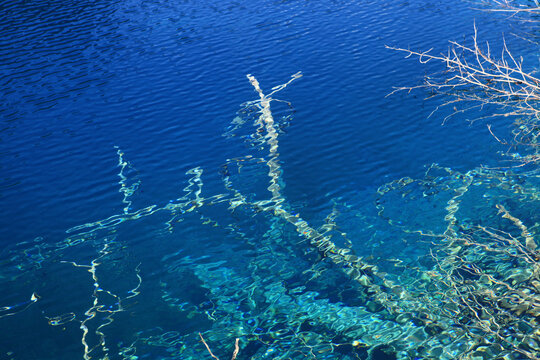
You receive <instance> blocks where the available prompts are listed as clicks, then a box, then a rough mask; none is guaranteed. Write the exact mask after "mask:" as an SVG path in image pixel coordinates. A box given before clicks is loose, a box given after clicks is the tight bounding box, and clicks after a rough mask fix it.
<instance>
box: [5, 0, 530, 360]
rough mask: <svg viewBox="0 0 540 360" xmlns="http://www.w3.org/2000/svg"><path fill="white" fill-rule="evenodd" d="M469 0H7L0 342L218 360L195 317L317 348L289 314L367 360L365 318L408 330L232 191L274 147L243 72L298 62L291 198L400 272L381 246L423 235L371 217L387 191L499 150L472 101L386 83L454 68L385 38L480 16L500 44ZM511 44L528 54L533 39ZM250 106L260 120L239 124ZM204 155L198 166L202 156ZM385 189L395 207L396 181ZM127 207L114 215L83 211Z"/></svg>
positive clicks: (430, 40) (224, 346) (246, 335)
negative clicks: (459, 108)
mask: <svg viewBox="0 0 540 360" xmlns="http://www.w3.org/2000/svg"><path fill="white" fill-rule="evenodd" d="M470 6H471V5H470V4H469V3H467V2H452V3H448V2H444V1H415V0H414V1H332V2H323V1H319V2H306V1H235V2H220V3H216V2H210V1H204V2H201V1H198V2H194V1H160V0H152V1H139V0H132V1H78V2H65V1H62V2H60V1H52V2H51V1H49V2H45V1H33V2H24V1H11V0H7V1H4V2H2V4H0V13H1V14H2V15H0V35H1V36H0V59H1V60H0V90H1V93H2V99H3V101H2V105H1V106H0V125H1V126H0V128H1V129H0V153H1V154H2V155H1V157H0V169H1V178H0V199H1V204H2V207H1V211H2V214H1V215H2V216H0V226H1V228H2V229H3V231H2V237H1V238H0V244H1V246H2V251H1V252H0V289H1V290H0V334H1V336H0V358H2V359H3V358H6V359H76V358H83V356H85V349H84V345H85V343H86V344H87V346H88V347H89V348H88V350H87V352H86V357H88V358H92V359H98V358H104V357H105V356H108V358H109V359H126V358H130V357H129V356H138V357H139V358H141V359H191V358H194V359H195V358H197V359H202V358H205V356H207V353H206V350H205V348H204V347H203V345H202V344H201V343H200V342H199V339H198V335H197V334H198V333H199V332H201V333H204V334H205V337H206V338H207V340H209V342H211V343H212V345H213V346H212V347H213V348H214V349H215V351H216V355H218V356H220V357H221V358H228V357H230V353H231V352H232V349H233V348H232V344H233V343H234V339H235V338H236V337H240V338H241V352H240V355H239V357H238V359H248V358H254V359H273V358H279V359H281V358H283V359H285V358H294V359H302V358H305V357H308V358H309V357H310V356H311V357H313V354H311V353H310V352H307V353H306V351H307V350H306V348H307V349H309V348H310V347H309V346H307V347H304V348H302V349H301V350H298V351H296V352H295V351H293V350H291V349H294V348H295V347H296V348H298V349H300V348H301V347H300V345H302V344H300V345H299V343H298V341H299V340H298V339H299V338H300V337H301V336H300V337H298V336H296V337H294V336H293V337H292V336H291V331H293V330H291V329H294V332H295V334H296V335H298V334H300V335H301V334H302V333H306V334H311V335H312V336H313V339H319V340H317V341H320V342H321V343H318V342H317V341H315V340H313V341H314V344H313V346H314V348H313V349H314V350H313V351H314V353H317V357H316V358H320V359H326V358H328V359H331V358H332V359H334V358H335V359H354V358H365V357H366V356H368V355H367V353H368V350H366V349H362V350H358V349H357V348H352V347H351V346H342V347H341V348H340V347H337V348H336V349H338V350H336V349H333V350H332V351H326V350H325V349H327V348H328V345H327V344H328V342H330V341H333V342H335V343H340V342H343V343H347V342H349V343H350V341H351V339H352V338H353V337H351V338H346V339H345V340H343V339H344V338H343V337H344V336H345V337H346V335H347V334H346V333H347V331H352V330H351V329H352V328H353V327H360V326H365V327H367V329H369V331H367V333H368V334H371V335H369V336H375V335H377V334H380V333H381V331H382V333H383V334H384V333H385V332H386V331H388V332H391V330H392V329H394V327H396V328H399V327H400V326H401V328H402V329H404V330H403V331H405V330H406V329H407V327H408V326H411V327H413V325H410V324H409V325H402V324H401V325H400V324H398V323H395V322H392V321H389V320H387V319H385V318H384V316H382V315H381V316H380V315H378V314H377V313H376V312H370V311H368V310H366V306H367V305H366V302H365V299H363V298H361V297H359V296H358V294H357V292H358V291H359V290H358V289H357V288H356V287H355V286H356V285H354V284H353V283H352V282H351V280H350V279H349V278H348V277H347V276H345V275H344V273H343V272H342V271H340V269H339V266H336V265H335V264H332V263H331V261H328V259H325V258H321V257H320V256H319V255H320V254H318V253H317V251H315V250H314V249H313V247H312V246H311V247H310V246H309V245H308V244H307V242H306V240H305V239H302V238H301V237H299V236H298V233H297V231H296V230H297V229H295V228H294V227H293V226H291V225H290V224H287V223H286V222H284V221H283V219H279V218H276V217H274V216H270V215H268V214H267V213H265V212H264V211H260V209H259V210H254V209H253V208H250V207H242V206H240V207H239V208H237V209H235V211H231V210H230V209H228V207H229V205H230V202H229V201H230V200H231V199H233V195H231V193H230V192H227V190H226V188H225V187H224V183H223V179H224V177H225V178H226V177H227V175H230V180H231V181H233V182H234V184H235V188H237V189H239V190H241V191H242V192H243V193H244V194H246V195H247V197H248V199H249V200H250V201H256V200H263V199H269V198H270V197H269V195H268V194H269V193H268V192H267V190H266V187H267V186H268V168H267V167H265V165H264V163H260V162H257V161H256V160H250V161H245V162H242V164H243V167H242V168H241V169H240V171H238V169H237V167H238V165H237V163H236V162H235V161H232V160H230V159H234V158H241V157H243V156H246V155H251V156H253V157H255V158H256V157H262V156H264V157H267V156H268V149H267V147H266V146H265V143H264V142H261V141H257V139H256V137H253V134H254V133H255V131H254V128H253V126H252V124H251V122H252V121H253V120H254V119H255V118H256V114H254V113H253V111H255V110H254V108H247V109H246V102H249V101H254V100H257V98H258V95H257V93H256V92H254V91H253V87H252V86H251V85H250V83H249V81H248V80H247V79H246V74H253V75H254V76H255V77H256V78H257V79H258V80H259V82H260V84H261V87H262V88H263V90H264V91H265V92H267V93H268V92H269V89H270V88H271V87H272V86H275V85H278V84H282V83H284V82H286V81H287V80H288V79H289V78H290V76H291V75H292V74H294V73H297V72H298V71H301V72H302V74H303V77H302V78H300V79H297V80H295V81H294V82H293V83H292V84H290V85H289V86H288V87H287V88H286V89H284V90H283V91H281V92H280V93H279V94H277V95H276V97H277V98H279V99H282V100H285V101H287V102H289V104H287V103H283V102H272V104H271V107H272V111H273V114H274V117H275V119H276V121H277V127H278V129H279V131H278V132H279V164H280V169H281V170H280V171H282V173H280V176H281V178H280V184H281V187H282V196H283V198H284V199H286V203H285V205H284V206H285V207H286V209H287V211H289V212H290V213H292V214H300V215H301V217H302V218H303V219H305V220H306V221H307V222H308V223H309V224H310V225H311V227H313V228H315V229H318V228H320V227H321V226H323V225H325V223H333V222H332V221H333V220H332V221H330V220H328V219H329V218H328V216H329V214H332V215H330V217H333V215H336V216H337V217H336V220H335V221H336V223H337V224H338V225H339V229H340V230H335V229H334V230H332V231H338V232H341V233H346V234H347V237H346V238H347V239H349V241H350V242H348V240H343V239H341V240H336V241H338V242H339V241H342V242H343V243H340V245H342V246H350V247H351V248H352V249H354V251H355V252H356V253H357V254H359V255H362V256H372V258H371V260H370V261H372V262H373V263H374V264H379V266H380V267H381V268H384V269H385V270H388V269H389V268H388V269H387V267H388V264H387V263H386V262H385V261H384V259H388V258H390V257H392V258H398V259H402V260H403V259H404V261H406V262H407V259H409V260H411V259H416V258H418V257H419V256H422V255H423V254H424V253H425V251H426V247H425V245H423V244H416V243H414V242H411V241H412V240H409V242H406V241H403V237H404V235H403V233H402V232H401V231H400V230H399V229H396V228H395V227H392V226H390V225H389V224H388V223H387V222H386V221H385V219H384V218H381V217H380V216H378V215H377V213H378V211H379V209H377V207H376V205H375V201H376V198H377V195H376V190H377V188H378V187H379V186H381V185H382V184H384V183H386V182H389V181H392V180H396V179H399V178H402V177H404V176H410V177H412V178H418V177H422V176H423V174H424V172H425V171H426V165H429V164H431V163H439V164H440V165H441V166H447V167H451V168H453V169H456V170H460V171H463V172H465V171H468V170H470V169H472V168H475V167H477V166H479V165H481V164H489V165H496V164H499V161H500V157H499V155H498V154H497V152H498V151H502V150H505V148H504V147H502V146H501V145H499V144H497V143H496V142H495V141H494V139H493V138H492V137H491V135H490V134H489V132H488V130H487V128H486V127H485V124H482V123H480V124H474V125H472V126H470V125H469V124H468V123H467V122H466V121H465V120H466V118H465V117H461V118H460V117H457V118H456V119H454V120H453V121H451V122H448V123H447V124H445V125H444V126H441V122H442V119H443V117H444V115H445V112H444V111H443V112H441V113H436V114H435V115H434V116H432V117H431V118H429V119H428V118H427V117H428V115H429V114H430V113H431V111H432V110H433V109H434V108H435V107H436V106H437V105H438V104H439V103H440V101H442V100H441V99H429V100H425V96H426V94H425V93H422V92H418V93H415V94H411V95H406V94H397V95H393V96H391V97H386V95H387V94H388V93H389V92H391V91H392V87H393V86H398V85H414V84H417V83H418V82H420V81H421V79H422V77H423V75H424V74H425V73H429V72H432V71H437V70H439V69H440V68H439V65H438V64H434V63H428V64H427V65H422V64H419V63H418V61H415V60H410V59H409V60H405V59H403V55H402V54H400V53H397V52H393V51H390V50H388V49H386V48H385V45H394V46H400V47H409V46H410V47H411V48H414V49H427V48H431V47H433V48H435V51H442V50H444V49H446V48H447V45H448V40H460V41H461V40H463V39H465V41H467V40H466V39H468V38H469V37H470V35H471V34H472V32H473V23H476V25H477V27H478V29H479V37H480V38H481V39H483V40H489V41H490V42H491V43H492V44H493V46H494V47H495V48H497V46H498V45H497V44H499V46H500V44H501V39H502V35H501V34H502V33H510V32H512V31H513V26H514V25H515V24H512V23H511V22H510V23H509V22H508V21H506V20H505V19H504V18H503V17H500V16H495V15H491V14H486V13H483V12H480V11H478V10H474V9H471V7H470ZM507 41H508V42H509V43H510V46H511V47H512V49H513V50H515V51H516V52H519V53H523V54H525V58H526V59H528V58H529V57H528V55H529V54H533V55H534V54H535V52H536V51H537V50H536V49H534V46H533V45H531V44H530V43H527V42H522V41H519V40H516V39H515V38H513V37H511V36H510V37H508V38H507ZM532 65H533V66H534V65H537V64H534V63H533V64H532ZM234 119H237V120H238V119H241V120H245V121H246V124H244V125H243V127H241V128H239V129H237V130H235V131H233V128H234V126H233V125H234V124H233V125H231V122H233V120H234ZM493 125H494V130H495V131H496V132H497V133H498V134H507V133H508V131H509V129H508V126H507V124H505V123H504V122H503V121H498V122H497V121H495V122H494V123H493ZM120 154H121V156H120ZM123 161H126V163H124V166H122V163H123ZM224 165H227V166H224ZM194 168H195V169H201V171H203V173H202V176H201V178H200V179H201V180H198V178H197V177H196V176H195V177H194V174H193V170H191V173H187V174H186V172H190V169H194ZM197 171H198V170H197ZM190 179H191V180H190ZM190 181H191V182H192V185H191V187H189V188H188V189H187V191H186V190H185V189H186V187H187V186H188V185H189V184H190ZM199 181H202V183H204V185H203V186H202V194H201V196H202V197H204V198H206V199H208V198H210V197H212V196H215V195H217V194H225V193H227V194H228V195H227V196H228V197H226V198H224V199H225V200H227V201H226V202H222V203H219V201H220V200H219V199H218V198H216V197H214V198H213V200H212V199H211V200H207V201H206V205H205V206H202V207H200V208H196V209H194V210H190V208H191V206H192V201H193V199H195V197H196V190H197V189H198V185H199V184H200V182H199ZM131 190H135V191H134V193H133V194H131V193H130V192H129V191H131ZM127 195H129V196H127ZM208 201H210V202H214V203H215V204H214V205H212V204H210V205H209V204H208ZM388 201H390V202H389V203H385V206H386V207H387V208H388V211H390V212H391V211H392V210H391V209H392V208H393V209H394V211H395V212H397V213H398V214H399V212H400V211H401V210H402V208H401V206H402V205H400V199H399V197H397V198H396V199H394V198H392V199H391V200H388ZM167 204H169V205H167ZM152 205H155V208H151V210H148V211H147V213H146V214H144V216H142V215H141V216H139V215H137V214H140V213H137V211H140V210H141V209H147V208H148V207H150V206H152ZM415 206H417V207H412V208H411V209H410V210H409V211H410V213H406V214H405V215H403V214H402V215H403V217H405V219H404V220H402V221H404V222H409V223H410V222H412V223H414V224H416V223H422V224H423V225H425V226H426V227H429V226H434V227H440V226H442V225H441V224H439V223H437V221H438V220H436V218H437V216H438V215H439V212H438V211H439V210H440V209H439V210H427V209H428V208H426V207H425V206H428V205H424V204H420V205H415ZM171 209H172V210H171ZM154 211H155V212H154ZM470 211H471V212H474V211H473V205H471V210H470ZM149 212H151V213H152V214H148V213H149ZM419 213H420V214H424V215H423V216H422V219H421V220H418V219H416V218H417V217H418V214H419ZM338 214H339V215H338ZM111 216H113V217H114V216H116V217H115V218H113V219H114V220H117V222H114V223H111V224H108V225H107V226H104V224H105V223H101V225H98V226H87V227H81V225H83V224H92V223H94V222H96V221H101V220H103V219H108V218H109V217H111ZM472 216H473V215H471V217H472ZM531 216H532V215H531ZM397 217H399V216H397ZM432 217H433V220H432V219H431V218H432ZM443 217H444V215H443ZM325 219H327V220H326V221H325ZM94 225H95V224H94ZM100 226H101V227H100ZM70 229H71V230H70ZM323 229H324V227H323ZM100 256H101V257H100ZM96 259H97V260H96ZM92 261H94V263H92ZM411 261H412V260H411ZM92 264H94V265H95V267H94V268H92ZM98 264H99V265H98ZM385 264H386V265H385ZM426 266H429V264H428V265H426ZM87 270H95V272H94V274H93V273H91V272H88V271H87ZM93 275H95V279H93V278H92V276H93ZM137 275H138V276H140V282H139V278H138V277H137ZM96 284H99V285H96ZM95 289H97V290H95ZM134 289H135V290H134ZM94 290H95V291H97V292H96V293H93V291H94ZM93 295H94V296H93ZM32 296H34V297H32ZM119 299H123V300H122V301H120V303H121V306H122V307H121V308H120V307H119V306H120V305H119V304H120V303H119ZM94 300H95V301H97V303H96V304H97V305H95V306H98V307H99V310H101V312H100V311H97V312H96V315H95V316H94V315H92V314H90V313H91V312H92V311H91V309H92V308H93V304H94V303H93V302H94ZM101 306H103V307H101ZM2 307H3V308H2ZM120 309H121V310H122V311H119V310H120ZM94 310H96V308H94ZM89 311H90V313H89ZM85 312H86V313H85ZM58 316H63V317H62V318H58ZM325 316H326V318H324V317H325ZM333 316H334V317H335V318H333ZM351 318H354V319H357V320H358V324H356V323H355V324H351V323H347V321H350V319H351ZM60 319H61V320H60ZM338 319H342V320H338ZM343 319H349V320H343ZM111 320H112V321H111ZM339 321H343V322H344V323H343V324H341V323H339ZM109 323H110V324H109ZM104 324H108V325H107V326H103V325H104ZM330 324H334V325H335V326H334V325H330ZM81 326H82V328H81ZM100 326H102V327H100ZM340 326H341V327H340ZM84 327H86V328H87V329H88V335H86V336H85V335H84V334H85V331H86V330H85V329H84ZM387 328H388V329H387ZM344 329H346V330H347V331H345V330H344ZM381 329H382V330H381ZM389 329H390V330H389ZM101 333H103V334H104V335H103V336H104V337H103V339H105V342H106V345H102V344H101V345H100V336H101ZM280 336H281V339H284V340H283V341H277V340H275V339H280ZM366 336H368V335H366ZM291 339H296V340H294V341H293V340H291ZM340 339H341V340H340ZM377 339H378V338H377ZM323 340H324V341H326V345H324V344H323V343H324V341H323ZM295 341H296V342H295ZM306 341H308V340H306ZM309 341H311V340H309ZM373 341H375V340H373ZM366 342H367V340H366ZM388 342H390V340H385V338H384V337H383V338H382V340H380V343H381V344H385V343H388ZM321 344H323V345H321ZM304 345H305V344H304ZM94 346H95V348H94ZM310 346H311V345H310ZM317 346H321V348H318V347H317ZM325 346H326V348H325ZM128 348H129V349H130V350H129V351H128V350H126V349H128ZM135 349H136V350H135ZM370 351H371V352H370V354H371V355H369V356H372V357H375V356H376V355H374V352H373V351H372V350H370ZM381 356H382V355H381ZM418 357H419V358H423V357H422V356H420V355H419V356H418ZM132 358H133V357H132Z"/></svg>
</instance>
